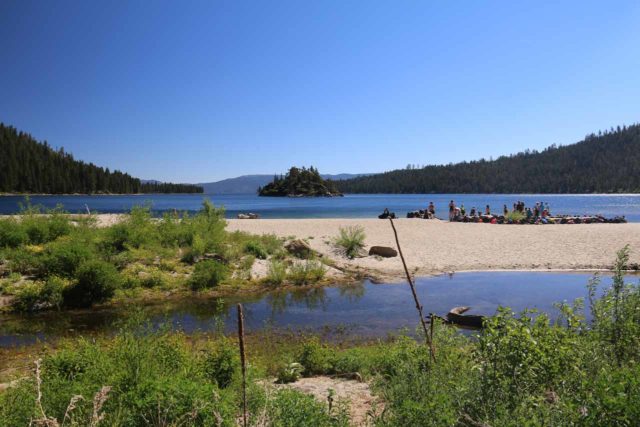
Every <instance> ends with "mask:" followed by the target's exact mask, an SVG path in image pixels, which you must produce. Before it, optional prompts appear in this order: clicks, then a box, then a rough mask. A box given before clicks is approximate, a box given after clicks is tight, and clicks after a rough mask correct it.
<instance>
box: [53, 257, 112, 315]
mask: <svg viewBox="0 0 640 427" xmlns="http://www.w3.org/2000/svg"><path fill="white" fill-rule="evenodd" d="M76 280H77V281H76V282H75V283H74V284H72V285H71V286H69V287H67V288H65V289H64V292H63V298H64V303H65V305H67V306H69V307H91V306H92V305H93V304H99V303H103V302H105V301H107V300H108V299H110V298H111V297H112V296H113V295H114V293H115V290H116V288H117V287H118V285H119V284H120V282H121V278H120V275H119V273H118V271H117V270H116V268H115V267H114V266H113V265H111V264H109V263H107V262H104V261H99V260H90V261H86V262H84V263H83V264H81V265H80V266H79V267H78V271H77V272H76Z"/></svg>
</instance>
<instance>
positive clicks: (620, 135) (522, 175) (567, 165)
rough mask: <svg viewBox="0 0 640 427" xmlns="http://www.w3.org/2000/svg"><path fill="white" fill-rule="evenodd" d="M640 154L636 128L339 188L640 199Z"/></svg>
mask: <svg viewBox="0 0 640 427" xmlns="http://www.w3.org/2000/svg"><path fill="white" fill-rule="evenodd" d="M639 148H640V125H639V124H634V125H631V126H622V127H620V126H619V127H618V128H617V129H615V130H614V129H613V128H612V129H611V130H610V131H604V132H598V135H595V134H591V135H588V136H587V137H586V138H585V139H584V140H583V141H582V142H579V143H577V144H572V145H565V146H560V147H557V146H555V144H554V145H552V146H550V147H548V148H546V149H545V150H543V151H541V152H538V151H536V150H533V151H530V150H526V151H525V152H522V153H518V154H512V155H509V156H502V157H500V158H498V159H496V160H485V159H481V160H476V161H470V162H462V163H456V164H450V165H433V166H427V167H424V168H421V169H405V170H394V171H391V172H385V173H381V174H375V175H369V176H361V177H358V178H353V179H348V180H344V181H336V184H337V187H338V189H339V190H340V191H342V192H345V193H412V194H429V193H441V194H446V193H479V194H482V193H502V194H514V193H528V194H537V193H636V192H638V191H639V189H640V173H639V170H638V165H640V149H639ZM534 177H544V179H534Z"/></svg>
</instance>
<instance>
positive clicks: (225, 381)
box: [203, 338, 240, 388]
mask: <svg viewBox="0 0 640 427" xmlns="http://www.w3.org/2000/svg"><path fill="white" fill-rule="evenodd" d="M203 365H204V366H203V370H204V373H205V375H206V377H207V378H208V379H209V380H211V381H212V382H214V383H215V384H217V385H218V387H220V388H227V387H229V385H231V382H232V381H233V379H234V378H235V377H236V375H237V374H238V372H239V369H240V357H239V355H238V348H237V346H234V345H233V343H232V342H231V341H230V340H229V339H227V338H222V339H220V340H219V341H218V342H217V343H216V346H215V348H214V349H213V350H208V351H207V352H206V354H205V356H204V359H203Z"/></svg>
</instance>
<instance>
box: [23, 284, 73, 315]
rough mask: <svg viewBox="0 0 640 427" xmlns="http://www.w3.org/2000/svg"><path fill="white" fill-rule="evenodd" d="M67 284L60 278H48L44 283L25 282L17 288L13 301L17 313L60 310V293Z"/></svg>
mask: <svg viewBox="0 0 640 427" xmlns="http://www.w3.org/2000/svg"><path fill="white" fill-rule="evenodd" d="M66 286H68V282H67V281H66V280H64V279H62V278H60V277H56V276H51V277H48V278H47V280H46V281H45V282H40V281H36V282H27V283H25V284H23V285H22V286H20V288H18V291H17V292H16V294H15V300H14V301H13V308H14V310H17V311H37V310H42V309H47V308H58V309H59V308H60V306H61V305H62V293H63V290H64V288H65V287H66Z"/></svg>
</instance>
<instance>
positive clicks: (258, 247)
mask: <svg viewBox="0 0 640 427" xmlns="http://www.w3.org/2000/svg"><path fill="white" fill-rule="evenodd" d="M244 251H245V252H246V253H248V254H251V255H253V256H255V257H256V258H258V259H267V257H268V256H269V254H268V253H267V250H266V249H265V248H264V247H263V246H262V244H260V242H256V241H253V240H252V241H249V242H247V244H246V245H245V247H244Z"/></svg>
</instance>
